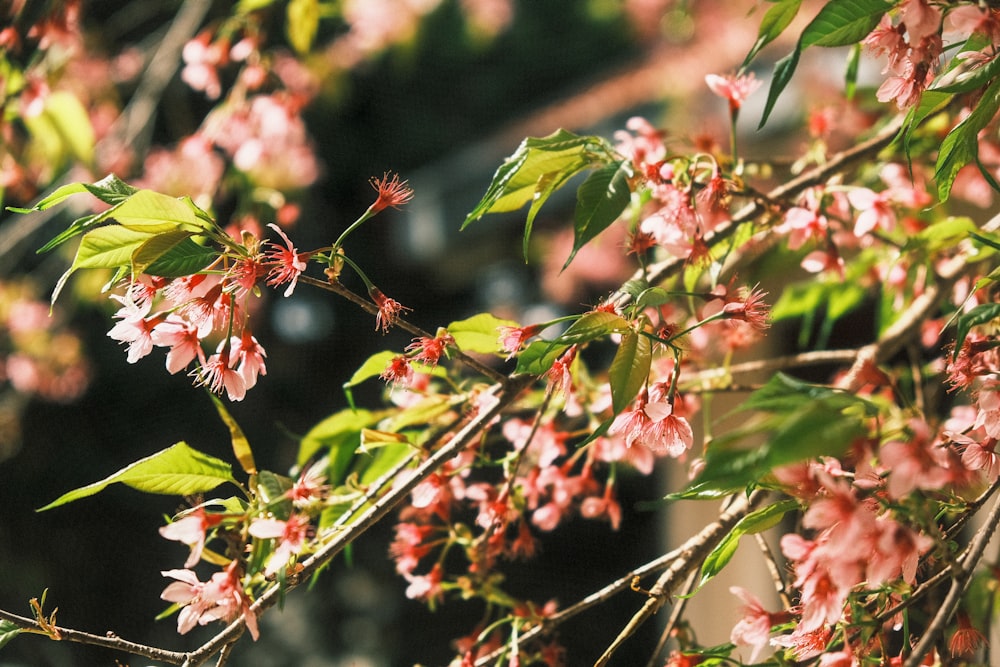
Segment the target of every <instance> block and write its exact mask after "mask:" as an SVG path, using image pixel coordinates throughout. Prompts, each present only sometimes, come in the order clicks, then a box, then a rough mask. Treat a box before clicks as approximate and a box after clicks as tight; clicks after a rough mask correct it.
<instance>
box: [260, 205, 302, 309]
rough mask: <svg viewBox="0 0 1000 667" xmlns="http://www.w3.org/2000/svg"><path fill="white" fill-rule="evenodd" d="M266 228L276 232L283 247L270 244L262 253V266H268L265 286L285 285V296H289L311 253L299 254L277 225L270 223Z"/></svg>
mask: <svg viewBox="0 0 1000 667" xmlns="http://www.w3.org/2000/svg"><path fill="white" fill-rule="evenodd" d="M268 227H270V228H271V229H273V230H274V231H276V232H278V235H279V236H280V237H281V238H282V240H284V242H285V245H284V246H280V245H277V244H270V247H269V249H268V250H267V252H266V253H264V264H265V265H267V266H270V269H269V270H268V274H267V284H268V285H284V284H286V283H287V284H288V287H287V288H286V289H285V296H291V295H292V292H293V291H295V285H296V283H298V280H299V276H300V275H301V274H302V272H303V271H305V270H306V266H308V262H309V257H310V256H311V253H306V252H299V251H298V249H297V248H295V246H293V245H292V242H291V240H289V238H288V236H286V235H285V232H283V231H281V228H280V227H278V225H276V224H274V223H270V224H269V225H268Z"/></svg>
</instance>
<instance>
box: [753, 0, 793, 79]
mask: <svg viewBox="0 0 1000 667" xmlns="http://www.w3.org/2000/svg"><path fill="white" fill-rule="evenodd" d="M801 5H802V0H779V2H776V3H775V4H774V6H772V7H771V8H770V9H768V10H767V13H765V14H764V17H763V18H762V19H761V21H760V27H759V28H758V29H757V41H756V42H754V44H753V46H752V47H751V48H750V52H749V53H747V57H746V58H744V59H743V65H742V67H743V68H745V67H747V66H748V65H749V64H750V63H751V62H752V61H753V59H754V58H756V57H757V54H758V53H759V52H760V50H761V49H763V48H764V47H765V46H767V45H768V44H770V43H771V42H773V41H774V40H775V39H777V37H778V36H779V35H781V33H783V32H784V31H785V28H787V27H788V26H789V25H790V24H791V22H792V20H793V19H794V18H795V16H796V14H798V13H799V7H800V6H801Z"/></svg>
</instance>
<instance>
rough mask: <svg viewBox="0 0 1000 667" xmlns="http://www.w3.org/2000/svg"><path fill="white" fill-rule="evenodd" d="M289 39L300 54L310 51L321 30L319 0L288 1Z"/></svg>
mask: <svg viewBox="0 0 1000 667" xmlns="http://www.w3.org/2000/svg"><path fill="white" fill-rule="evenodd" d="M287 30H288V41H289V43H290V44H291V45H292V48H294V49H295V50H296V51H297V52H298V53H299V55H302V54H306V53H309V50H310V49H311V48H312V44H313V40H314V39H316V32H317V31H318V30H319V2H317V0H291V2H289V3H288V25H287Z"/></svg>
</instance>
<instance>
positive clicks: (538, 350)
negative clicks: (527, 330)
mask: <svg viewBox="0 0 1000 667" xmlns="http://www.w3.org/2000/svg"><path fill="white" fill-rule="evenodd" d="M568 347H569V345H563V344H559V343H557V342H556V341H551V340H536V341H535V342H533V343H529V344H528V345H527V346H526V347H525V348H524V349H522V350H521V351H520V352H519V353H518V355H517V369H516V370H517V372H518V373H525V374H528V375H543V374H544V373H546V372H547V371H548V370H549V369H550V368H552V364H553V363H555V360H556V359H558V358H559V357H560V356H561V355H562V353H563V352H565V351H566V348H568Z"/></svg>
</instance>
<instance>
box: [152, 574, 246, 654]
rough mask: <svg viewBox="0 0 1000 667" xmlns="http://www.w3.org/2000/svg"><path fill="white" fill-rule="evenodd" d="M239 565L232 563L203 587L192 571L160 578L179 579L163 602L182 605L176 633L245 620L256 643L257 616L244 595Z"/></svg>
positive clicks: (169, 589) (165, 591) (161, 596)
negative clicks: (238, 572) (200, 626)
mask: <svg viewBox="0 0 1000 667" xmlns="http://www.w3.org/2000/svg"><path fill="white" fill-rule="evenodd" d="M237 567H238V563H237V561H232V563H230V564H229V565H228V566H226V569H225V570H223V571H222V572H216V573H215V574H213V575H212V578H211V579H209V580H208V581H207V582H204V583H202V582H201V581H199V580H198V577H197V575H195V573H194V572H192V571H191V570H167V571H166V572H162V573H161V574H162V575H163V576H165V577H170V578H172V579H176V581H174V582H173V583H171V584H170V585H168V586H167V587H166V588H165V589H164V591H163V593H161V594H160V598H161V599H163V600H166V601H167V602H174V603H177V604H179V605H182V609H181V611H180V613H179V614H178V615H177V632H179V633H181V634H182V635H183V634H185V633H187V632H189V631H190V630H191V628H193V627H194V626H195V625H196V624H197V625H208V624H209V623H210V622H212V621H219V620H221V621H232V620H234V619H235V618H236V617H237V616H239V615H241V614H242V616H243V620H244V623H245V624H246V627H247V630H249V632H250V636H252V637H253V638H254V641H256V640H257V638H258V637H259V636H260V631H259V630H258V628H257V615H256V614H255V613H254V611H253V609H251V608H250V600H249V598H247V595H246V593H245V592H244V591H243V586H242V585H241V584H240V579H239V576H238V575H237Z"/></svg>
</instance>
